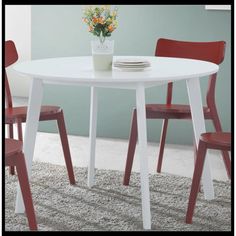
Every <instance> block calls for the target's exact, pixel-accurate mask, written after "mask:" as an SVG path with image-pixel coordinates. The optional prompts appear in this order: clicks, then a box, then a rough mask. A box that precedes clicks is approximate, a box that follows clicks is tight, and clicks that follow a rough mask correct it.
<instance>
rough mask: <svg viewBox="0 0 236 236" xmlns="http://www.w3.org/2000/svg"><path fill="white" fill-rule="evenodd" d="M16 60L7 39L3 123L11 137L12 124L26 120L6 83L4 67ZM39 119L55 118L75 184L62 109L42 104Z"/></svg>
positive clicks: (69, 170) (72, 181) (23, 108)
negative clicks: (18, 120) (14, 104)
mask: <svg viewBox="0 0 236 236" xmlns="http://www.w3.org/2000/svg"><path fill="white" fill-rule="evenodd" d="M17 60H18V53H17V50H16V47H15V44H14V42H13V41H11V40H9V41H6V42H5V92H6V93H5V99H6V106H7V108H6V109H5V124H7V125H8V127H9V137H10V138H13V137H14V134H13V124H15V123H16V120H17V119H20V120H21V122H25V121H26V115H27V107H26V106H21V107H13V105H12V96H11V91H10V86H9V83H8V78H7V73H6V68H7V67H8V66H10V65H12V64H14V63H15V62H16V61H17ZM39 120H40V121H49V120H56V121H57V125H58V130H59V133H60V138H61V143H62V148H63V152H64V158H65V162H66V167H67V171H68V175H69V181H70V184H75V177H74V172H73V166H72V161H71V155H70V149H69V143H68V139H67V133H66V126H65V121H64V115H63V110H62V109H61V108H60V107H58V106H42V107H41V111H40V117H39ZM18 137H19V139H20V140H22V139H23V138H22V127H21V124H20V125H18ZM10 173H11V174H14V168H13V167H11V169H10Z"/></svg>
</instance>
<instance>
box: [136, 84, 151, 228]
mask: <svg viewBox="0 0 236 236" xmlns="http://www.w3.org/2000/svg"><path fill="white" fill-rule="evenodd" d="M136 107H137V121H138V144H139V158H140V175H141V193H142V215H143V228H144V229H151V211H150V193H149V179H148V158H147V127H146V108H145V88H144V86H143V85H139V86H138V87H137V89H136Z"/></svg>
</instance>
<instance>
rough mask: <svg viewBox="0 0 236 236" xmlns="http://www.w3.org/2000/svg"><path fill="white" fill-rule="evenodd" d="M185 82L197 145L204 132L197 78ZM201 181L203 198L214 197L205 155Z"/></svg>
mask: <svg viewBox="0 0 236 236" xmlns="http://www.w3.org/2000/svg"><path fill="white" fill-rule="evenodd" d="M186 84H187V89H188V97H189V103H190V107H191V114H192V122H193V130H194V135H195V141H196V145H198V142H199V137H200V135H201V133H204V132H206V127H205V120H204V114H203V109H202V97H201V88H200V82H199V78H195V79H189V80H187V81H186ZM202 183H203V191H204V196H205V199H207V200H211V199H214V187H213V182H212V177H211V170H210V165H209V160H208V158H207V156H206V159H205V164H204V168H203V173H202Z"/></svg>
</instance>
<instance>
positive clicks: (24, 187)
mask: <svg viewBox="0 0 236 236" xmlns="http://www.w3.org/2000/svg"><path fill="white" fill-rule="evenodd" d="M17 158H18V160H17V163H16V171H17V174H18V179H19V184H20V188H21V192H22V197H23V201H24V205H25V212H26V216H27V218H28V222H29V228H30V230H37V222H36V217H35V212H34V206H33V200H32V195H31V191H30V185H29V179H28V174H27V169H26V164H25V158H24V155H23V153H21V154H19V155H18V156H17Z"/></svg>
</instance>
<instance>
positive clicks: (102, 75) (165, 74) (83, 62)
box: [13, 56, 219, 84]
mask: <svg viewBox="0 0 236 236" xmlns="http://www.w3.org/2000/svg"><path fill="white" fill-rule="evenodd" d="M118 59H119V60H121V59H143V60H147V61H149V62H150V64H151V67H149V68H146V69H144V70H142V71H122V70H120V69H118V68H115V67H114V66H113V67H112V70H111V71H94V70H93V61H92V56H81V57H61V58H48V59H41V60H31V61H25V62H21V63H18V64H16V65H15V66H14V67H13V68H14V70H15V71H17V72H19V73H21V74H24V75H29V76H32V77H34V78H39V79H43V80H44V81H45V82H48V83H50V82H52V83H54V82H62V83H63V82H64V83H83V84H86V83H88V84H91V83H96V84H99V83H108V84H110V83H122V84H124V83H140V82H142V83H148V82H167V81H176V80H182V79H190V78H197V77H203V76H207V75H210V74H214V73H216V72H217V71H218V69H219V66H218V65H216V64H214V63H211V62H206V61H201V60H193V59H183V58H173V57H155V56H153V57H149V56H114V57H113V62H114V61H116V60H118Z"/></svg>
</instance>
